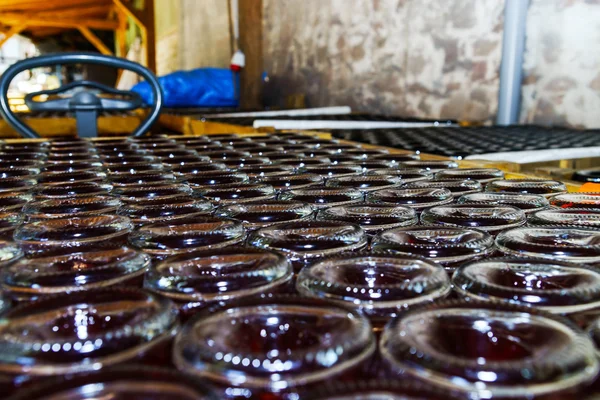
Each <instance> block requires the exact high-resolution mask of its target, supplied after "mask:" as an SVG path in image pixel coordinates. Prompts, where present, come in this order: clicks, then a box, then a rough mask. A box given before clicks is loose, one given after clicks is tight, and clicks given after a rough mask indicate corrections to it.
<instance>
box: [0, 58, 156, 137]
mask: <svg viewBox="0 0 600 400" xmlns="http://www.w3.org/2000/svg"><path fill="white" fill-rule="evenodd" d="M57 64H61V65H68V64H96V65H104V66H107V67H113V68H122V69H126V70H130V71H133V72H135V73H137V74H138V75H140V76H142V77H143V78H144V79H145V80H146V81H147V82H148V83H149V84H150V87H151V88H152V94H153V97H154V103H153V104H152V106H151V109H150V111H149V112H148V115H147V116H146V118H145V119H144V120H143V121H142V123H141V124H140V125H139V126H138V127H137V128H136V130H135V131H134V132H133V133H132V134H131V136H141V135H143V134H144V133H146V132H147V131H148V129H150V127H151V126H152V124H153V123H154V122H155V121H156V119H157V118H158V116H159V114H160V109H161V108H162V97H163V95H162V90H161V88H160V84H159V83H158V80H157V79H156V76H154V74H153V73H152V72H150V71H149V70H148V69H147V68H145V67H143V66H141V65H140V64H138V63H135V62H133V61H129V60H126V59H123V58H118V57H111V56H105V55H101V54H96V53H59V54H51V55H46V56H40V57H33V58H29V59H26V60H23V61H19V62H17V63H15V64H13V65H11V66H10V67H9V68H8V69H7V70H6V71H5V72H4V74H2V76H0V114H2V116H3V117H4V119H6V121H7V122H8V123H9V124H10V125H11V126H12V127H13V128H14V129H15V130H16V131H17V132H18V133H19V134H21V136H23V137H27V138H39V137H40V136H39V135H38V134H37V133H36V132H35V131H33V130H32V129H31V128H30V127H28V126H27V125H26V124H25V123H23V122H22V121H21V120H20V119H19V118H18V117H17V116H16V115H15V114H14V113H13V112H12V111H11V109H10V107H9V104H8V87H9V85H10V82H11V81H12V80H13V79H14V77H15V76H17V74H19V73H20V72H22V71H26V70H28V69H32V68H39V67H47V66H51V65H57ZM75 88H91V89H94V90H95V91H99V92H100V93H104V94H110V95H114V96H119V97H120V98H107V97H101V96H98V95H97V94H95V93H93V92H90V91H85V90H83V91H79V92H77V93H75V94H74V95H73V96H71V97H63V98H58V99H51V100H48V101H45V102H38V101H35V100H34V98H35V97H37V96H40V95H60V94H63V93H65V92H66V91H69V90H73V89H75ZM25 102H26V104H27V106H28V107H29V109H30V110H31V111H55V112H56V111H71V112H74V113H75V118H76V119H77V131H78V134H79V136H83V137H91V136H97V125H96V124H97V117H98V113H100V112H103V111H130V110H134V109H136V108H140V107H142V106H143V102H142V99H141V97H140V96H139V94H137V93H135V92H130V91H123V90H117V89H114V88H111V87H108V86H106V85H102V84H100V83H96V82H90V81H77V82H73V83H70V84H68V85H64V86H61V87H60V88H58V89H55V90H44V91H41V92H36V93H31V94H28V95H27V96H26V97H25Z"/></svg>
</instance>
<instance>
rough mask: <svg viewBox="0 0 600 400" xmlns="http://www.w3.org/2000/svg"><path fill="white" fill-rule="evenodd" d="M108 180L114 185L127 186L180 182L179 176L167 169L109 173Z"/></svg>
mask: <svg viewBox="0 0 600 400" xmlns="http://www.w3.org/2000/svg"><path fill="white" fill-rule="evenodd" d="M108 181H109V182H110V184H111V185H113V186H114V187H127V186H154V185H164V184H167V185H168V184H171V183H178V182H179V181H180V179H179V177H176V176H175V175H174V174H172V173H170V172H165V171H149V172H139V173H135V174H116V175H113V174H111V175H109V176H108Z"/></svg>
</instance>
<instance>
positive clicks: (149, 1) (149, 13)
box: [144, 0, 156, 73]
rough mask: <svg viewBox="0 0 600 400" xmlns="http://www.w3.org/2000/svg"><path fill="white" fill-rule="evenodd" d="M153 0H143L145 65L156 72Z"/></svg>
mask: <svg viewBox="0 0 600 400" xmlns="http://www.w3.org/2000/svg"><path fill="white" fill-rule="evenodd" d="M154 17H155V16H154V0H144V25H145V26H146V42H145V44H146V62H147V64H146V66H147V67H148V69H149V70H150V71H152V72H154V73H156V24H155V23H154Z"/></svg>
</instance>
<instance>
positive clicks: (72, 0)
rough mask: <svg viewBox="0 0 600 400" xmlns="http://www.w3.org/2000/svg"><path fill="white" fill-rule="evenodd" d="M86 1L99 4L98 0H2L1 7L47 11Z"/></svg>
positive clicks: (73, 5) (77, 4)
mask: <svg viewBox="0 0 600 400" xmlns="http://www.w3.org/2000/svg"><path fill="white" fill-rule="evenodd" d="M85 3H95V4H98V0H95V1H94V0H61V1H48V0H2V1H0V9H3V10H15V11H24V10H37V11H41V10H43V11H46V10H51V9H60V8H73V7H75V6H79V5H81V4H85Z"/></svg>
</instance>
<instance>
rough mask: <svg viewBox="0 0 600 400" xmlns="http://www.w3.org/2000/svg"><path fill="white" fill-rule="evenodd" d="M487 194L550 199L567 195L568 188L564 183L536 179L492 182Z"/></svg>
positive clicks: (489, 184)
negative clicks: (529, 195)
mask: <svg viewBox="0 0 600 400" xmlns="http://www.w3.org/2000/svg"><path fill="white" fill-rule="evenodd" d="M485 191H486V192H501V193H528V194H540V195H542V196H544V197H550V196H553V195H556V194H561V193H566V192H567V187H566V186H565V184H564V183H562V182H559V181H550V180H541V179H540V180H535V179H508V180H497V181H493V182H490V183H488V184H487V185H486V187H485Z"/></svg>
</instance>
